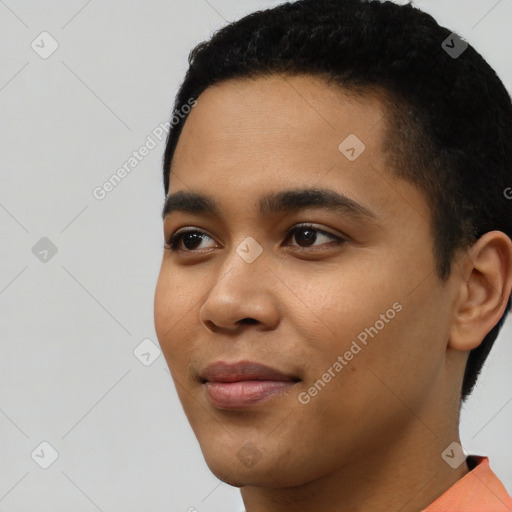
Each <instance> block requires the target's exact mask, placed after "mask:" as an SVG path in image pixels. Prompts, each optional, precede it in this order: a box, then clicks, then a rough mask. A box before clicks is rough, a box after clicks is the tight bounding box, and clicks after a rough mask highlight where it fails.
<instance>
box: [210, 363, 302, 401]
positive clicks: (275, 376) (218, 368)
mask: <svg viewBox="0 0 512 512" xmlns="http://www.w3.org/2000/svg"><path fill="white" fill-rule="evenodd" d="M200 378H201V380H202V382H203V386H204V388H205V390H206V393H207V395H208V397H209V399H210V400H211V402H212V403H213V405H215V406H216V407H219V408H222V409H232V408H244V407H250V406H254V405H257V404H260V403H262V402H266V401H268V400H269V399H270V398H273V397H277V396H279V395H282V394H283V393H286V391H287V390H288V389H289V388H290V387H291V386H293V385H295V384H296V383H297V382H299V381H300V379H299V378H298V377H296V376H294V375H291V374H289V373H286V372H281V371H279V370H277V369H275V368H271V367H270V366H266V365H264V364H260V363H255V362H252V361H240V362H236V363H226V362H224V361H219V362H216V363H213V364H211V365H209V366H207V367H206V368H205V369H204V370H203V371H202V372H201V374H200Z"/></svg>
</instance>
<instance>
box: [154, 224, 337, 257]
mask: <svg viewBox="0 0 512 512" xmlns="http://www.w3.org/2000/svg"><path fill="white" fill-rule="evenodd" d="M301 230H311V231H315V232H316V233H320V234H322V235H326V236H328V237H331V238H333V239H335V244H336V245H341V244H343V243H345V242H347V240H345V239H344V238H342V237H339V236H337V235H334V234H332V233H329V232H327V231H324V230H322V229H318V228H316V227H315V226H313V225H311V224H300V225H298V226H294V227H293V228H292V229H290V230H289V231H288V233H287V234H286V238H285V240H289V239H290V238H292V237H293V235H294V234H295V233H297V232H299V231H301ZM190 233H198V234H200V235H205V236H206V237H208V238H211V237H210V236H209V235H207V234H206V233H204V232H203V231H201V230H199V229H186V230H183V231H177V232H176V233H174V234H173V235H171V236H170V237H169V239H168V241H167V243H166V244H165V245H164V248H165V249H167V250H169V251H172V252H179V251H181V252H185V253H194V252H197V251H201V249H199V250H197V249H195V250H194V249H179V248H178V245H179V243H180V242H181V241H182V239H183V236H184V235H187V234H190ZM201 238H202V239H204V237H201ZM315 241H316V240H315ZM294 247H295V248H300V249H304V250H308V249H310V248H309V247H300V246H294ZM316 247H318V246H312V249H313V250H315V248H316Z"/></svg>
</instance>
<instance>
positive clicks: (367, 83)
mask: <svg viewBox="0 0 512 512" xmlns="http://www.w3.org/2000/svg"><path fill="white" fill-rule="evenodd" d="M466 44H467V43H466V42H465V41H464V40H463V39H462V38H459V37H458V36H457V35H456V34H454V33H453V32H452V31H450V30H448V29H447V28H445V27H441V26H440V25H439V24H438V23H437V22H436V21H435V20H434V18H433V17H432V16H430V15H429V14H427V13H424V12H422V11H420V10H419V9H417V8H415V7H414V6H412V5H411V4H410V3H409V4H406V5H398V4H395V3H392V2H390V1H382V2H381V1H376V0H375V1H369V0H298V1H296V2H286V3H283V4H280V5H278V6H276V7H273V8H270V9H266V10H260V11H256V12H253V13H251V14H249V15H247V16H245V17H243V18H241V19H239V20H237V21H235V22H232V23H230V24H228V25H226V26H225V27H223V28H222V29H220V30H217V31H216V32H215V33H214V34H213V36H212V37H211V38H210V40H208V41H204V42H202V43H200V44H198V45H197V46H196V47H195V48H194V49H193V50H192V51H191V52H190V55H189V69H188V71H187V73H186V76H185V78H184V81H183V83H182V85H181V87H180V89H179V91H178V93H177V96H176V100H175V104H174V111H173V120H174V119H176V118H177V119H179V117H181V118H182V121H181V122H178V123H176V124H174V123H173V124H172V127H171V129H170V131H169V134H168V137H167V144H166V148H165V153H164V158H163V180H164V189H165V193H166V194H167V192H168V189H169V174H170V172H171V163H172V158H173V155H174V152H175V149H176V146H177V143H178V139H179V136H180V133H181V130H182V128H183V125H184V123H185V121H186V119H187V116H188V112H189V111H190V108H187V110H182V109H183V107H184V106H185V105H189V104H190V101H191V99H196V98H198V97H199V95H200V94H201V93H202V92H203V91H204V90H205V89H206V88H207V87H210V86H212V85H214V84H217V83H219V82H222V81H225V80H229V79H237V78H258V77H262V76H271V75H279V74H284V75H296V74H305V75H312V76H317V77H319V78H324V79H325V80H326V81H327V82H328V83H335V84H337V85H339V86H340V88H341V89H343V90H344V91H351V92H352V93H354V94H358V95H364V94H371V93H373V94H378V95H379V97H380V99H381V100H382V102H383V104H384V106H385V109H386V120H385V123H386V135H385V143H384V151H385V154H386V155H387V157H388V163H389V164H390V167H391V171H392V172H393V173H394V174H395V175H396V176H398V177H401V178H403V179H404V180H407V181H409V182H411V183H413V184H414V185H416V186H417V187H418V188H419V189H420V190H421V191H422V192H423V193H424V194H425V195H426V197H427V199H428V201H429V205H430V209H431V230H432V235H433V240H434V242H433V253H434V256H435V261H436V266H437V273H438V275H439V277H440V278H441V279H443V280H446V279H447V278H448V276H449V275H450V272H451V265H452V262H453V259H454V256H455V253H456V252H457V250H459V249H465V248H467V247H469V246H470V245H471V244H473V243H474V242H475V241H476V240H477V239H478V238H479V237H480V236H482V235H483V234H484V233H486V232H489V231H493V230H498V231H502V232H504V233H505V234H506V235H507V236H509V237H511V238H512V200H507V198H506V197H505V193H504V191H505V190H506V189H507V186H510V185H511V184H512V103H511V99H510V95H509V93H508V92H507V90H506V89H505V87H504V86H503V83H502V82H501V81H500V79H499V78H498V76H497V75H496V73H495V71H494V70H493V69H492V68H491V67H490V66H489V65H488V64H487V62H486V61H485V60H484V59H483V57H482V56H481V55H480V54H479V53H478V52H477V51H476V50H475V49H474V48H473V47H472V46H471V45H467V47H466ZM450 48H455V49H457V50H459V53H460V50H463V51H462V53H461V54H460V55H457V54H454V53H452V52H450V51H449V50H450ZM464 48H465V49H464ZM183 112H186V114H185V115H183ZM176 113H180V116H179V117H177V116H175V114H176ZM510 303H511V299H510V296H509V298H508V302H507V306H506V309H505V312H504V313H503V315H502V317H501V318H500V320H499V322H498V323H497V324H496V325H495V326H494V328H493V329H492V330H491V331H490V332H489V333H488V334H487V336H485V338H484V340H483V342H482V343H481V344H480V345H479V346H478V347H477V348H475V349H473V350H472V351H471V352H470V354H469V358H468V362H467V365H466V370H465V374H464V379H463V382H462V389H461V397H462V401H464V400H465V399H466V398H467V396H469V394H470V393H471V391H472V390H473V387H474V385H475V383H476V380H477V378H478V375H479V374H480V371H481V369H482V366H483V364H484V362H485V360H486V358H487V356H488V354H489V351H490V350H491V347H492V345H493V344H494V341H495V339H496V337H497V336H498V333H499V331H500V329H501V327H502V325H503V323H504V320H505V317H506V315H507V313H508V312H509V311H510Z"/></svg>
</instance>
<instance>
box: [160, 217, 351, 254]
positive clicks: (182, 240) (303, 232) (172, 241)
mask: <svg viewBox="0 0 512 512" xmlns="http://www.w3.org/2000/svg"><path fill="white" fill-rule="evenodd" d="M322 237H323V238H324V239H327V241H334V244H335V245H340V244H342V243H344V242H346V240H345V239H344V238H342V237H340V236H337V235H334V234H332V233H328V232H326V231H323V230H321V229H318V228H316V227H315V226H313V225H310V224H302V225H299V226H295V227H293V228H292V229H290V231H288V233H287V235H286V238H285V242H286V241H289V240H290V239H293V240H295V241H296V242H297V245H293V244H292V247H299V248H304V249H307V248H308V247H317V246H318V244H317V245H314V244H315V242H317V241H318V240H319V239H320V240H321V239H322ZM207 239H210V240H213V239H212V238H211V237H210V236H208V235H207V234H206V233H204V232H203V231H200V230H198V229H186V230H181V231H177V232H176V233H174V234H173V235H172V236H171V237H170V238H169V240H168V242H167V243H166V244H165V248H166V249H168V250H170V251H174V252H177V251H183V252H194V251H196V250H201V249H205V248H206V249H207V248H208V247H204V246H203V247H201V244H202V243H203V242H204V241H205V240H207ZM301 244H302V245H301ZM182 245H183V246H184V248H183V247H182ZM320 245H323V244H320Z"/></svg>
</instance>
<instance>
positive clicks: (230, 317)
mask: <svg viewBox="0 0 512 512" xmlns="http://www.w3.org/2000/svg"><path fill="white" fill-rule="evenodd" d="M385 129H386V124H385V112H384V110H383V106H382V103H381V102H380V101H379V99H378V97H377V96H374V95H368V96H364V97H357V98H356V97H354V96H353V95H351V94H348V93H345V92H343V91H342V90H340V89H339V88H335V87H334V86H332V85H328V84H326V83H325V82H323V81H322V80H321V79H319V78H315V77H311V76H304V75H297V76H281V77H276V76H273V77H262V78H258V79H253V80H247V79H242V80H230V81H226V82H223V83H221V84H218V85H216V86H213V87H210V88H208V89H207V90H206V91H205V92H204V93H203V94H201V96H200V97H199V98H198V104H197V106H196V107H194V109H193V110H192V112H191V113H190V116H189V118H188V119H187V121H186V123H185V125H184V128H183V132H182V134H181V137H180V140H179V143H178V146H177V149H176V153H175V156H174V159H173V163H172V172H171V173H170V193H175V192H178V191H180V190H183V191H195V192H200V193H204V194H208V195H210V196H211V197H212V198H213V199H215V200H216V201H217V202H218V203H219V208H220V213H221V215H220V217H219V218H217V217H212V216H209V215H203V214H191V213H186V212H173V213H171V214H170V215H168V216H167V217H166V218H165V221H164V235H165V238H166V239H168V238H169V236H170V235H171V234H173V233H174V232H176V231H177V230H179V229H182V228H185V227H194V228H196V229H199V230H201V231H203V232H205V233H206V236H205V238H203V240H202V241H199V242H198V243H197V244H196V245H195V246H192V245H190V242H189V246H188V247H192V251H190V250H189V252H186V249H187V247H186V246H184V244H183V243H180V244H179V247H180V248H181V249H182V250H181V251H178V252H172V251H170V250H169V249H166V250H165V251H164V255H163V260H162V266H161V271H160V276H159V279H158V283H157V288H156V293H155V327H156V332H157V336H158V339H159V342H160V345H161V348H162V351H163V353H164V355H165V358H166V361H167V364H168V366H169V369H170V371H171V374H172V377H173V379H174V382H175V384H176V389H177V392H178V395H179V398H180V401H181V403H182V405H183V408H184V411H185V413H186V415H187V418H188V420H189V422H190V425H191V427H192V429H193V430H194V433H195V435H196V437H197V439H198V441H199V444H200V446H201V450H202V452H203V454H204V457H205V460H206V463H207V464H208V466H209V468H210V469H211V471H212V472H213V473H214V474H215V475H216V476H217V477H218V478H219V479H221V480H223V481H225V482H227V483H228V484H230V485H233V486H237V487H241V493H242V497H243V500H244V503H245V507H246V511H247V512H284V511H287V512H290V511H292V512H293V511H298V510H300V511H306V512H308V511H315V512H322V511H331V510H340V511H341V510H343V511H362V510H372V511H374V512H379V511H384V510H385V511H389V510H400V511H401V512H413V511H420V510H422V509H424V508H425V507H427V506H428V505H429V504H430V503H432V502H433V501H434V500H435V499H436V498H437V497H438V496H440V495H441V494H442V493H443V492H445V491H446V490H447V489H448V488H449V487H451V486H452V485H453V484H454V483H455V482H456V481H457V480H458V479H460V478H462V477H463V476H464V475H465V474H466V473H467V472H468V467H467V465H466V463H465V462H464V463H462V464H461V465H460V466H459V467H457V468H456V469H452V468H451V467H450V466H449V465H448V464H447V463H446V462H445V460H444V459H443V458H442V457H441V454H442V452H443V451H444V450H445V448H446V447H447V446H448V445H449V444H450V443H452V442H454V441H455V442H459V443H460V438H459V433H458V418H459V398H460V387H461V383H462V376H463V372H464V367H465V363H466V360H467V356H468V351H469V350H471V349H472V348H474V347H476V346H478V344H479V343H480V342H481V340H482V339H483V337H484V336H485V334H486V333H487V332H489V330H490V329H491V328H492V327H493V326H494V325H495V323H496V322H497V321H498V319H499V318H500V316H501V315H502V313H503V311H504V308H505V305H506V300H504V299H505V298H506V297H507V296H508V294H509V293H510V290H511V287H512V277H511V268H512V243H511V241H510V239H509V238H508V237H507V236H506V235H504V234H503V233H500V232H497V231H493V232H491V233H487V234H486V235H484V237H482V238H481V239H480V240H478V241H477V243H475V244H474V246H473V247H471V248H470V249H468V250H466V251H463V252H461V253H459V254H458V255H457V258H456V261H455V264H454V266H453V270H452V274H451V276H450V278H449V279H448V280H447V281H446V282H443V281H441V280H440V279H439V277H438V276H437V274H436V271H435V268H436V267H435V261H434V256H433V253H432V244H433V239H432V233H431V228H430V210H429V205H428V203H427V201H426V198H425V197H424V195H423V194H422V193H421V192H420V191H419V190H418V189H417V188H416V187H415V186H413V185H412V184H410V183H407V182H405V181H403V180H401V179H398V178H396V177H394V175H393V173H392V170H391V169H390V168H389V166H388V164H387V163H386V155H385V154H384V153H383V151H382V141H383V137H384V134H385ZM349 134H356V135H357V137H358V138H359V139H360V140H361V141H363V142H364V144H365V146H366V148H365V150H364V152H363V153H361V154H360V156H359V157H358V158H356V159H355V160H354V161H349V160H348V159H347V158H346V157H345V156H344V155H343V154H342V153H341V152H340V150H339V149H338V146H339V144H340V143H341V142H342V141H343V140H344V139H345V138H346V137H347V136H348V135H349ZM297 187H305V188H313V187H317V188H318V187H321V188H327V189H330V190H334V191H336V192H339V193H343V194H345V195H346V196H348V197H350V198H351V199H353V200H355V201H357V202H358V203H360V204H362V205H364V206H365V207H366V208H367V209H369V210H371V212H373V214H374V218H372V219H371V220H370V219H366V218H359V217H357V216H355V217H354V216H350V215H348V214H347V215H342V214H340V213H336V212H333V211H327V210H323V209H314V208H308V209H302V210H299V211H296V212H293V213H283V212H278V213H273V214H271V215H266V214H265V215H264V214H261V213H260V211H259V209H258V200H259V198H260V196H262V195H264V194H266V193H269V192H278V191H281V190H287V189H292V188H297ZM301 223H311V224H314V226H315V228H316V229H319V230H324V231H326V232H327V233H332V234H334V235H336V236H340V237H342V238H345V240H346V241H345V242H344V243H342V244H340V245H336V244H335V243H333V242H334V240H335V239H332V238H331V237H329V236H327V235H323V234H322V233H320V232H316V234H317V238H316V241H315V242H314V243H313V247H311V246H309V245H308V244H307V243H306V244H305V243H304V236H303V235H304V232H303V231H302V232H299V233H297V234H296V235H298V236H295V237H294V236H292V237H288V238H287V233H288V232H289V231H290V229H291V228H292V227H294V226H296V225H298V224H301ZM301 233H302V236H301ZM248 236H250V237H252V238H253V239H254V240H256V241H257V242H258V244H259V245H260V246H261V248H262V249H263V252H262V253H261V255H260V256H259V257H258V258H256V259H255V260H254V261H253V262H252V263H247V262H246V261H245V260H244V259H242V258H241V257H240V256H239V255H238V253H237V252H236V249H237V247H238V246H239V245H240V243H241V242H242V241H243V240H244V239H245V238H246V237H248ZM394 303H399V304H400V305H401V306H402V309H401V311H400V312H397V313H396V315H395V316H394V318H393V319H391V320H389V321H388V322H387V323H385V326H384V327H383V328H382V329H380V330H379V332H378V334H377V335H376V336H375V337H374V338H370V337H369V338H368V342H367V345H366V346H364V345H362V349H361V350H360V351H359V352H358V353H357V355H354V357H353V359H352V360H350V361H348V362H347V364H346V366H344V367H343V369H342V370H341V371H340V372H339V373H337V374H336V377H335V378H332V380H331V381H330V382H329V383H328V384H326V386H325V387H324V388H323V389H322V390H321V391H320V392H318V394H317V395H316V396H314V397H311V400H310V401H309V403H307V404H303V403H301V402H300V401H299V400H298V395H299V393H301V392H302V393H304V392H307V391H308V389H309V388H310V387H311V386H312V385H313V384H314V383H315V381H317V380H318V379H319V378H321V377H322V375H323V374H324V373H325V372H326V371H327V369H328V368H330V367H332V366H333V364H334V362H335V361H336V360H337V358H338V356H340V355H341V356H343V354H345V352H346V351H347V350H349V349H350V346H351V344H352V342H353V341H354V340H356V339H357V335H358V334H359V333H361V332H362V331H364V329H365V328H368V327H370V326H374V325H375V323H376V321H377V320H379V319H380V318H381V317H380V315H381V314H385V313H386V311H387V310H389V309H390V308H392V305H393V304H394ZM241 360H250V361H256V362H259V363H262V364H266V365H268V366H271V367H274V368H277V369H278V370H280V371H283V372H285V373H290V374H293V375H295V376H297V377H298V378H299V379H300V381H299V382H297V383H296V384H295V385H294V386H293V387H292V388H290V389H289V390H288V391H286V392H284V393H282V394H278V395H275V396H274V397H272V398H271V399H269V400H266V401H263V402H262V403H260V404H258V405H256V406H252V407H250V408H246V409H242V410H225V409H222V408H219V407H216V406H214V405H213V404H212V403H211V401H209V399H208V396H207V394H206V392H205V389H204V386H203V385H202V382H201V381H200V380H199V379H198V377H197V376H198V373H199V372H200V371H201V370H202V369H204V368H205V367H206V366H207V365H208V364H210V363H212V362H216V361H226V362H235V361H241ZM240 450H242V451H241V452H240ZM240 453H241V454H247V453H249V454H250V455H253V459H252V462H251V463H250V464H247V463H244V459H243V457H241V456H240ZM245 462H247V459H245Z"/></svg>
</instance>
